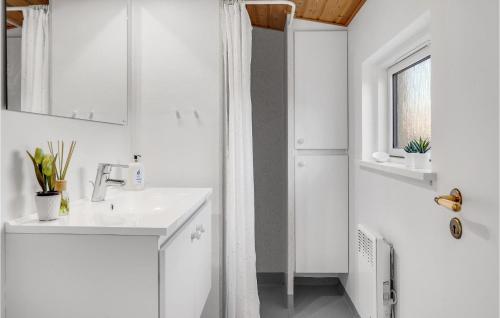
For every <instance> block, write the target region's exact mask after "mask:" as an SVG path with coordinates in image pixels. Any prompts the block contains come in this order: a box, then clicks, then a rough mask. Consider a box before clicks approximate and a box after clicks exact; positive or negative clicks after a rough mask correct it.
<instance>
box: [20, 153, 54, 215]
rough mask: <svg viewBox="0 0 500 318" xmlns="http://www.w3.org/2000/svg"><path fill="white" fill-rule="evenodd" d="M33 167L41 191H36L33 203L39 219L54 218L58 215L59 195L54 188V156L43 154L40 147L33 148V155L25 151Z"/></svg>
mask: <svg viewBox="0 0 500 318" xmlns="http://www.w3.org/2000/svg"><path fill="white" fill-rule="evenodd" d="M26 152H27V153H28V156H29V157H30V159H31V161H32V162H33V167H34V168H35V176H36V179H37V181H38V184H39V185H40V188H41V189H42V191H39V192H37V193H36V197H35V204H36V209H37V213H38V218H39V220H40V221H50V220H55V219H57V217H58V216H59V208H60V206H61V196H60V195H59V192H57V191H56V190H55V186H56V164H55V161H56V159H57V158H56V157H57V156H56V157H54V156H52V155H50V154H44V153H43V150H42V149H41V148H36V149H35V155H32V154H31V153H30V152H29V151H26Z"/></svg>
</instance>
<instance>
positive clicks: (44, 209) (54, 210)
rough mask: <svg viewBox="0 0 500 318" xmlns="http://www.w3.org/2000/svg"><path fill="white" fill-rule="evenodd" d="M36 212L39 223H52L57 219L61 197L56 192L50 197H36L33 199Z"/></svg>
mask: <svg viewBox="0 0 500 318" xmlns="http://www.w3.org/2000/svg"><path fill="white" fill-rule="evenodd" d="M35 204H36V211H37V213H38V219H39V220H40V221H52V220H56V219H57V218H58V217H59V208H60V207H61V195H60V194H59V193H57V192H55V193H53V194H50V195H37V196H36V197H35Z"/></svg>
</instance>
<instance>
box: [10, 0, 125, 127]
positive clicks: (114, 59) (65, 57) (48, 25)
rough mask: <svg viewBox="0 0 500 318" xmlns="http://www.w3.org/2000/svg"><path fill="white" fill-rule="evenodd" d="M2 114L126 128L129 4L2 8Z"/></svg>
mask: <svg viewBox="0 0 500 318" xmlns="http://www.w3.org/2000/svg"><path fill="white" fill-rule="evenodd" d="M4 1H5V11H6V12H5V17H6V19H5V21H6V27H5V30H6V49H5V54H6V59H5V60H6V64H7V65H6V66H7V68H6V69H7V72H6V77H7V78H6V84H7V91H6V99H7V103H6V105H7V109H8V110H13V111H21V112H30V113H38V114H46V115H52V116H59V117H69V118H76V119H83V120H91V121H99V122H108V123H115V124H126V122H127V104H128V81H129V74H128V73H129V54H128V53H129V49H128V29H129V27H128V23H129V22H128V21H127V17H128V12H129V1H130V0H106V1H102V0H85V1H82V0H4Z"/></svg>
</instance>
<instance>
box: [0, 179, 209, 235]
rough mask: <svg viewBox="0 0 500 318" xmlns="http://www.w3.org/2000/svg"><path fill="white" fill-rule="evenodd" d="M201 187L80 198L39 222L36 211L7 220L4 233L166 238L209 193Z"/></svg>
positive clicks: (118, 192)
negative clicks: (66, 209)
mask: <svg viewBox="0 0 500 318" xmlns="http://www.w3.org/2000/svg"><path fill="white" fill-rule="evenodd" d="M211 193H212V190H211V189H205V188H149V189H146V190H144V191H123V190H120V191H115V192H113V193H112V192H110V193H109V195H108V198H107V199H106V201H103V202H90V201H88V200H80V201H77V202H74V203H73V204H72V206H71V212H70V215H68V216H64V217H60V218H59V219H57V220H54V221H48V222H46V221H39V220H38V218H37V215H36V214H32V215H29V216H26V217H23V218H20V219H16V220H13V221H9V222H7V224H6V231H7V232H8V233H66V234H116V235H159V236H166V237H169V236H170V235H171V234H173V233H175V231H176V230H177V229H178V228H179V227H180V226H182V224H184V222H186V221H187V220H188V219H189V218H190V217H191V216H192V215H193V213H194V212H196V211H197V210H198V209H199V208H200V207H201V206H202V205H203V204H204V203H205V202H206V201H207V199H208V198H209V196H210V195H211Z"/></svg>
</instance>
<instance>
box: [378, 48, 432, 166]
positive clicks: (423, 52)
mask: <svg viewBox="0 0 500 318" xmlns="http://www.w3.org/2000/svg"><path fill="white" fill-rule="evenodd" d="M427 59H431V63H432V56H431V50H430V46H429V45H425V46H423V47H422V48H420V49H418V50H417V51H416V52H415V51H414V52H411V53H409V54H407V55H406V56H404V57H402V58H400V59H399V60H398V61H397V62H396V63H394V64H393V65H392V66H390V67H388V68H387V88H388V99H387V100H388V113H389V120H388V125H389V130H388V132H389V136H388V139H389V144H388V146H389V147H388V148H389V149H388V152H389V155H390V156H392V157H399V158H405V157H406V153H405V151H404V149H402V148H394V128H395V125H394V124H395V122H394V112H395V104H394V101H395V95H394V92H393V90H394V89H393V88H394V82H393V76H394V74H397V73H400V72H403V71H405V70H406V69H408V68H411V67H412V66H414V65H416V64H419V63H421V62H423V61H425V60H427ZM431 65H432V64H431ZM431 70H432V66H431ZM431 80H432V79H431ZM431 108H432V103H431Z"/></svg>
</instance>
